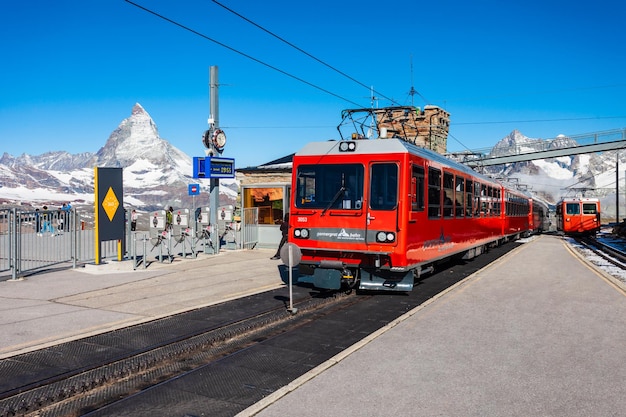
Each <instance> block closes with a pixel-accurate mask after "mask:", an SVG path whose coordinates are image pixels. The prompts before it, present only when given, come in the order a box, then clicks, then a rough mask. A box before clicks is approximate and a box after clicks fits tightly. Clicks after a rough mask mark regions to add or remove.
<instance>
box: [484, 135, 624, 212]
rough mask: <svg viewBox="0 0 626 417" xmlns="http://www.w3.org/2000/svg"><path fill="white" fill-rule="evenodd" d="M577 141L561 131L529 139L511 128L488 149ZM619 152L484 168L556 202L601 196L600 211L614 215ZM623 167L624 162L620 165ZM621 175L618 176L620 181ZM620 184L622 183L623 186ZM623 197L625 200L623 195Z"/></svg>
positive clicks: (543, 146)
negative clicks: (550, 138) (556, 133)
mask: <svg viewBox="0 0 626 417" xmlns="http://www.w3.org/2000/svg"><path fill="white" fill-rule="evenodd" d="M576 145H577V143H576V142H575V141H574V140H573V139H571V138H568V137H566V136H564V135H560V136H558V137H557V138H556V139H553V140H549V141H546V140H543V139H532V138H528V137H526V136H524V135H523V134H522V133H520V132H519V131H517V130H514V131H513V132H511V133H510V134H509V135H507V136H506V137H504V138H502V139H501V140H500V141H499V142H498V143H497V144H496V145H495V146H494V147H493V148H492V150H491V152H490V155H491V156H501V155H506V154H511V153H514V152H516V150H517V151H519V152H526V151H538V150H550V149H557V148H565V147H571V146H576ZM622 154H624V152H622V153H620V154H619V155H620V164H626V154H624V155H622ZM617 155H618V153H617V152H616V151H607V152H603V153H594V154H581V155H572V156H563V157H559V158H549V159H539V160H534V161H529V162H519V163H515V164H507V165H505V166H496V167H489V168H486V169H485V171H486V173H488V174H489V175H492V176H496V177H500V178H506V179H509V180H512V179H515V181H516V183H518V184H520V185H524V186H526V187H527V189H528V190H529V191H530V192H531V194H533V195H535V196H538V197H540V198H542V199H543V200H545V201H546V202H548V203H555V202H556V201H558V200H559V199H560V198H562V197H598V198H600V200H601V206H602V210H603V215H604V216H605V217H611V216H615V164H616V159H617ZM621 166H623V167H624V168H626V165H621ZM623 181H624V175H621V176H620V182H619V183H620V184H622V183H623ZM622 188H623V187H622ZM622 200H624V199H623V198H622ZM625 203H626V201H621V202H620V212H621V213H624V206H625Z"/></svg>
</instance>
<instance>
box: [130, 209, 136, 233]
mask: <svg viewBox="0 0 626 417" xmlns="http://www.w3.org/2000/svg"><path fill="white" fill-rule="evenodd" d="M135 230H137V210H135V209H133V211H131V212H130V231H131V232H134V231H135Z"/></svg>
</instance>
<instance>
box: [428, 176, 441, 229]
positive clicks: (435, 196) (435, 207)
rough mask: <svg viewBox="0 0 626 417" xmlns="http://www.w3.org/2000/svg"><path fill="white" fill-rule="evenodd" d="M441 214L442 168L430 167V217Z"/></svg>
mask: <svg viewBox="0 0 626 417" xmlns="http://www.w3.org/2000/svg"><path fill="white" fill-rule="evenodd" d="M440 216H441V170H439V169H437V168H428V217H440Z"/></svg>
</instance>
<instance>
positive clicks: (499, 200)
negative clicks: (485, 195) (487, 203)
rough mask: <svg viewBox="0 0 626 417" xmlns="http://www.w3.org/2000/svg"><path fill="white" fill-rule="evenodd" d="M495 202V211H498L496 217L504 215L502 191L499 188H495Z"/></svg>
mask: <svg viewBox="0 0 626 417" xmlns="http://www.w3.org/2000/svg"><path fill="white" fill-rule="evenodd" d="M494 191H495V202H494V209H495V211H496V216H499V215H500V214H501V213H502V208H501V206H502V204H501V203H502V190H500V189H499V188H495V189H494Z"/></svg>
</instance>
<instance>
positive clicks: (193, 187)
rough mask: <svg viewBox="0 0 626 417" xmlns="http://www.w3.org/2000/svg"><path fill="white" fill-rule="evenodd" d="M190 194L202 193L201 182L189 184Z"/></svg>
mask: <svg viewBox="0 0 626 417" xmlns="http://www.w3.org/2000/svg"><path fill="white" fill-rule="evenodd" d="M189 195H200V184H189Z"/></svg>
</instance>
